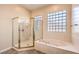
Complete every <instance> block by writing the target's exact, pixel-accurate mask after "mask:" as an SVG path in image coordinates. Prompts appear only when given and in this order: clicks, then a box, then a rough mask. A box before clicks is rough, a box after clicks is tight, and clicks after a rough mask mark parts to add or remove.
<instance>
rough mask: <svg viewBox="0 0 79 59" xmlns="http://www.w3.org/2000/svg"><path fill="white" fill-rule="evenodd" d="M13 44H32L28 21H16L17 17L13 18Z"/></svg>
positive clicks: (23, 45)
mask: <svg viewBox="0 0 79 59" xmlns="http://www.w3.org/2000/svg"><path fill="white" fill-rule="evenodd" d="M26 20H27V19H26ZM13 46H14V47H16V48H25V47H32V46H33V39H32V38H31V26H30V23H29V24H26V22H24V23H18V19H14V20H13Z"/></svg>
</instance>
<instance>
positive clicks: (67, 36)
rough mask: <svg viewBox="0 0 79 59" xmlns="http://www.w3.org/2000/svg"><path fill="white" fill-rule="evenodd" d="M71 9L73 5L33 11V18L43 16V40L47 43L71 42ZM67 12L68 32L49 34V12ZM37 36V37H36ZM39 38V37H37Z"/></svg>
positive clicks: (52, 6) (50, 6) (51, 6)
mask: <svg viewBox="0 0 79 59" xmlns="http://www.w3.org/2000/svg"><path fill="white" fill-rule="evenodd" d="M71 8H72V5H68V4H67V5H49V6H48V7H43V8H40V9H37V10H34V11H32V17H34V16H37V15H41V16H43V39H44V40H46V41H50V42H51V41H52V40H60V41H65V42H71V27H70V25H71ZM64 9H66V10H67V32H48V31H47V14H48V12H53V11H60V10H64ZM36 36H37V35H36ZM37 37H39V36H37Z"/></svg>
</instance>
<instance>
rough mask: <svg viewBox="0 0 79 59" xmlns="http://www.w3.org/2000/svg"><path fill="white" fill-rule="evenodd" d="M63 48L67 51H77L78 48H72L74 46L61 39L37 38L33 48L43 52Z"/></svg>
mask: <svg viewBox="0 0 79 59" xmlns="http://www.w3.org/2000/svg"><path fill="white" fill-rule="evenodd" d="M57 48H58V49H63V50H67V51H72V52H76V53H79V51H78V50H76V49H75V48H74V46H73V45H72V44H70V43H68V42H63V41H56V40H55V41H51V42H49V41H45V40H37V41H35V49H36V50H39V51H42V52H44V53H49V54H50V53H53V51H58V49H57Z"/></svg>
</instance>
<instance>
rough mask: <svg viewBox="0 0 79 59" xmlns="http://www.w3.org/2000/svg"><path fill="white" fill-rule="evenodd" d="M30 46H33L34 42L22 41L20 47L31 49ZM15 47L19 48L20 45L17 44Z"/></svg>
mask: <svg viewBox="0 0 79 59" xmlns="http://www.w3.org/2000/svg"><path fill="white" fill-rule="evenodd" d="M29 46H33V41H32V40H24V41H21V43H20V47H29ZM15 47H18V43H17V44H15Z"/></svg>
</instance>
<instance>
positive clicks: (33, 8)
mask: <svg viewBox="0 0 79 59" xmlns="http://www.w3.org/2000/svg"><path fill="white" fill-rule="evenodd" d="M47 5H48V4H22V5H21V6H23V7H25V8H27V9H28V10H31V11H32V10H35V9H38V8H41V7H44V6H47Z"/></svg>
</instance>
